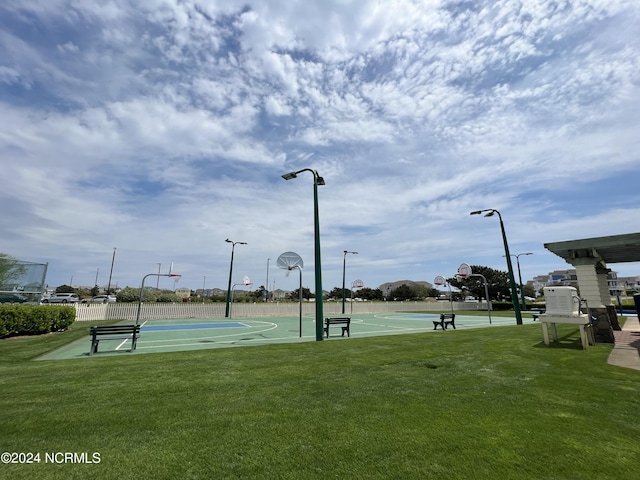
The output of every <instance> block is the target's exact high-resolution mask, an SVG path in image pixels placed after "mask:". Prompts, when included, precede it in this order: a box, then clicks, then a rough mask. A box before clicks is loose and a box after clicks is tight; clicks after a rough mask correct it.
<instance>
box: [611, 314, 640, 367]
mask: <svg viewBox="0 0 640 480" xmlns="http://www.w3.org/2000/svg"><path fill="white" fill-rule="evenodd" d="M613 336H614V337H615V340H616V344H615V346H614V347H613V351H612V352H611V354H610V355H609V359H608V362H609V363H610V364H611V365H617V366H619V367H625V368H633V369H635V370H640V322H638V317H635V316H627V320H626V321H625V322H624V326H623V327H622V330H621V331H615V330H614V332H613Z"/></svg>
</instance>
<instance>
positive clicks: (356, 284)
mask: <svg viewBox="0 0 640 480" xmlns="http://www.w3.org/2000/svg"><path fill="white" fill-rule="evenodd" d="M351 288H364V282H363V281H362V280H360V279H358V280H354V281H353V283H352V284H351Z"/></svg>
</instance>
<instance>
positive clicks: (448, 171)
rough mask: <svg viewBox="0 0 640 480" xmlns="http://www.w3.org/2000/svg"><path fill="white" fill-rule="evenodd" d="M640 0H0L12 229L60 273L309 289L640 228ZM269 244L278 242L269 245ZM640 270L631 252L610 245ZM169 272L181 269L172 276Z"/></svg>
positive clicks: (541, 256) (488, 261)
mask: <svg viewBox="0 0 640 480" xmlns="http://www.w3.org/2000/svg"><path fill="white" fill-rule="evenodd" d="M638 25H640V4H639V3H638V2H637V1H635V0H576V1H562V0H561V1H558V0H554V1H545V0H535V1H533V0H532V1H528V0H521V1H517V0H504V1H502V0H486V1H483V0H478V1H473V2H460V1H456V2H453V1H444V0H443V1H438V0H432V1H431V0H425V1H412V0H394V1H391V0H390V1H369V0H352V1H349V0H342V1H339V0H333V1H328V0H322V1H313V0H305V1H296V0H289V1H287V2H280V1H273V0H272V1H267V0H264V1H233V0H225V1H207V0H202V1H193V0H182V1H177V0H145V1H144V2H133V1H126V0H111V1H94V2H89V1H87V2H79V1H71V0H32V1H29V2H24V1H22V0H20V1H17V0H15V1H14V0H4V1H3V2H2V3H0V125H1V127H0V162H1V164H2V178H3V182H2V184H3V186H2V189H0V202H1V204H2V220H0V238H1V239H2V245H1V247H0V251H1V252H3V253H8V254H10V255H13V256H14V257H17V258H19V259H22V260H28V261H42V262H48V263H49V273H48V277H47V280H48V283H49V284H50V285H53V286H57V285H60V284H63V283H69V282H70V281H71V279H72V278H73V283H74V284H80V285H92V284H93V283H94V281H95V277H96V273H97V274H98V283H99V284H106V283H107V281H108V274H109V269H110V266H111V259H112V254H113V251H114V248H116V259H115V264H114V271H113V279H112V283H117V284H118V285H119V286H126V285H129V286H139V285H140V281H141V279H142V277H143V276H144V275H145V274H147V273H152V272H156V271H157V269H158V264H159V263H160V264H161V265H162V267H161V268H162V271H163V272H165V273H166V271H167V269H168V266H169V265H170V264H171V262H173V264H174V270H175V271H176V272H178V273H181V274H182V275H183V277H182V279H181V281H180V283H179V286H184V287H191V288H194V289H195V288H201V287H202V285H203V283H205V282H206V286H207V287H208V288H212V287H220V288H226V284H227V280H228V274H229V260H230V254H231V246H230V245H229V244H228V243H225V239H226V238H230V239H232V240H233V241H243V242H247V245H237V246H236V248H235V260H234V278H233V282H234V283H240V282H242V279H243V277H244V276H249V277H250V279H251V281H252V282H253V283H254V284H255V286H256V287H257V286H259V285H264V284H265V283H266V275H267V263H269V265H270V269H269V287H270V288H272V287H273V286H274V281H275V287H276V288H284V289H294V288H296V287H297V281H298V279H297V276H296V275H293V276H291V277H290V278H287V277H285V275H284V273H283V271H281V270H278V269H277V267H276V266H275V265H276V259H277V258H278V256H279V255H280V254H281V253H284V252H286V251H294V252H297V253H298V254H299V255H300V256H301V257H302V258H303V260H304V262H305V268H304V272H303V283H304V285H305V286H308V287H310V288H311V289H312V290H313V289H314V283H313V267H314V265H313V257H314V253H313V246H314V242H313V177H312V176H311V175H309V174H308V173H305V174H301V175H300V176H299V177H298V178H297V179H295V180H291V181H284V180H283V179H282V178H281V175H282V174H284V173H287V172H290V171H294V170H300V169H303V168H311V169H313V170H317V171H318V173H319V174H320V175H321V176H322V177H324V179H325V182H326V185H325V186H320V187H319V210H320V226H321V245H322V271H323V287H324V288H325V289H326V290H330V289H331V288H333V287H335V286H339V285H341V283H342V264H343V251H344V250H349V251H358V252H359V253H358V255H348V256H347V283H348V284H349V283H350V282H351V281H353V280H355V279H356V278H357V279H362V280H363V282H364V284H365V286H367V287H372V288H376V287H378V286H379V285H380V284H382V283H384V282H387V281H396V280H402V279H410V280H426V281H429V282H432V281H433V279H434V277H435V276H437V275H443V276H445V277H448V276H452V275H453V274H455V272H456V270H457V268H458V266H459V265H460V264H461V263H463V262H465V263H469V264H472V265H473V264H478V265H487V266H490V267H492V268H497V269H501V270H506V263H505V259H504V257H503V255H504V249H503V245H502V238H501V234H500V226H499V223H498V220H497V218H495V217H493V218H483V217H481V216H470V215H469V212H471V211H472V210H479V209H484V208H494V209H497V210H499V211H500V212H501V213H502V216H503V219H504V223H505V227H506V231H507V236H508V240H509V246H510V250H511V253H513V254H516V253H522V252H532V253H533V255H529V256H526V257H521V267H522V275H523V278H524V279H525V280H526V279H530V278H532V277H533V276H535V275H539V274H546V273H548V272H549V271H551V270H554V269H563V268H570V266H569V265H568V264H566V263H565V262H564V261H563V260H562V259H560V258H559V257H556V256H555V255H553V254H552V253H550V252H548V251H547V250H545V249H544V246H543V244H544V243H547V242H554V241H562V240H572V239H580V238H589V237H598V236H604V235H615V234H623V233H632V232H638V231H640V228H639V227H640V224H639V223H640V222H639V220H638V219H639V218H640V215H639V214H640V189H639V188H638V185H639V184H640V134H639V131H640V129H639V126H640V125H639V124H640V121H639V119H640V117H639V116H638V112H639V111H640V74H639V72H640V56H638V52H639V51H640V30H639V29H638ZM267 259H271V260H270V262H268V261H267ZM609 267H610V268H612V269H614V270H616V271H618V272H619V274H621V275H638V274H640V267H639V265H638V264H637V263H627V264H616V265H609ZM161 286H165V287H167V288H169V287H173V282H171V281H170V280H169V279H162V280H161Z"/></svg>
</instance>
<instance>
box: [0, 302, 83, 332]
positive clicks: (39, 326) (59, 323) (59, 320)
mask: <svg viewBox="0 0 640 480" xmlns="http://www.w3.org/2000/svg"><path fill="white" fill-rule="evenodd" d="M75 319H76V309H75V308H74V307H62V306H57V305H55V306H49V305H3V306H0V338H3V337H10V336H15V335H40V334H42V333H49V332H59V331H63V330H66V329H67V328H68V327H69V325H71V324H72V323H73V322H74V321H75Z"/></svg>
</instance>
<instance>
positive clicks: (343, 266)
mask: <svg viewBox="0 0 640 480" xmlns="http://www.w3.org/2000/svg"><path fill="white" fill-rule="evenodd" d="M347 253H353V254H354V255H358V252H348V251H346V250H345V251H344V255H343V257H342V313H343V314H344V302H345V285H344V280H345V272H346V267H347Z"/></svg>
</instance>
